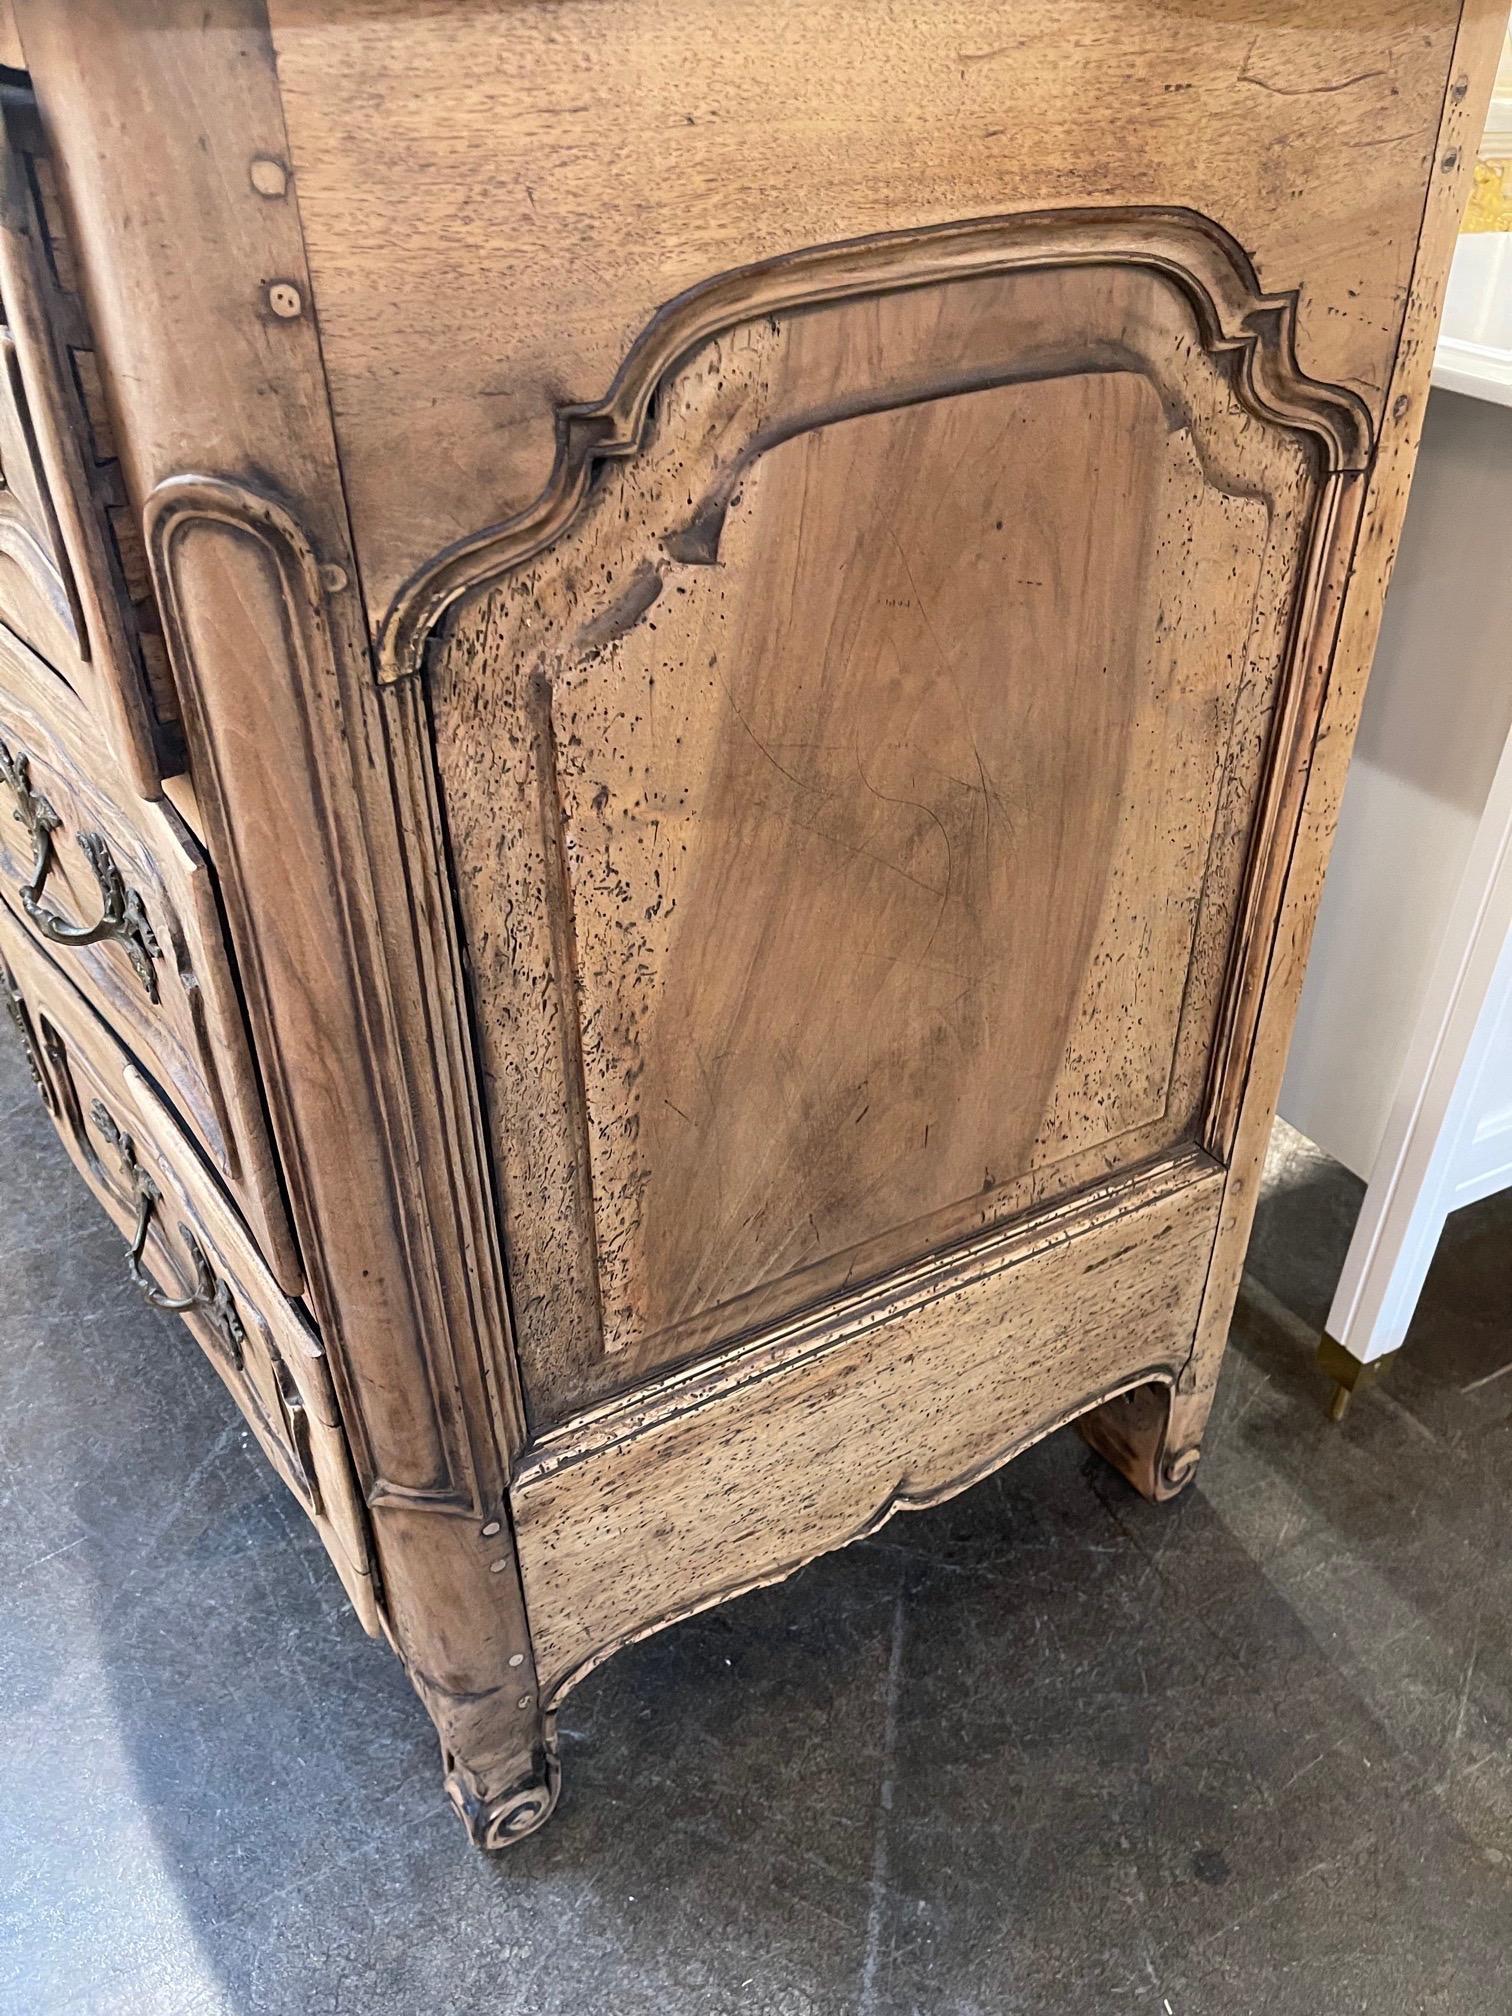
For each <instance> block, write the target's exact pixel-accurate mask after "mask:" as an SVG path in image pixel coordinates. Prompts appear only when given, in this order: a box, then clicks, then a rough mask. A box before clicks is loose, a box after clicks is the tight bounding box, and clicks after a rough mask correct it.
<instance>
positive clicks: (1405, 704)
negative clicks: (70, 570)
mask: <svg viewBox="0 0 1512 2016" xmlns="http://www.w3.org/2000/svg"><path fill="white" fill-rule="evenodd" d="M1488 437H1492V438H1488ZM1509 470H1512V408H1509V407H1506V406H1499V405H1493V404H1490V403H1488V402H1487V401H1485V400H1482V399H1467V398H1462V397H1461V396H1460V395H1459V394H1458V393H1455V392H1448V391H1435V392H1434V393H1433V394H1432V395H1431V396H1430V399H1429V403H1428V415H1427V420H1426V423H1425V426H1424V430H1423V445H1422V452H1421V455H1420V457H1419V460H1418V466H1417V474H1416V476H1415V478H1414V480H1413V487H1412V499H1411V503H1410V505H1409V507H1408V512H1407V522H1406V525H1405V526H1404V528H1403V533H1402V545H1401V551H1400V554H1399V556H1398V560H1397V566H1396V572H1395V574H1394V575H1393V577H1392V583H1391V589H1390V592H1389V594H1388V596H1387V599H1386V611H1385V619H1384V622H1383V624H1382V631H1381V642H1380V648H1379V649H1378V651H1377V653H1376V661H1375V666H1374V668H1373V670H1372V672H1371V676H1370V684H1369V687H1368V688H1367V691H1366V697H1365V711H1364V714H1363V716H1362V719H1361V723H1360V736H1359V741H1358V743H1357V744H1356V749H1355V756H1354V762H1353V765H1352V766H1351V769H1350V773H1349V782H1348V785H1347V787H1346V790H1345V794H1344V806H1343V812H1342V815H1341V818H1340V823H1339V836H1338V841H1337V843H1336V845H1335V848H1334V853H1333V858H1332V862H1331V865H1330V867H1329V871H1328V881H1327V883H1326V885H1325V888H1324V892H1323V901H1322V906H1321V908H1320V911H1319V915H1318V926H1317V934H1316V937H1315V939H1314V943H1313V953H1312V961H1311V964H1310V966H1309V968H1308V974H1307V982H1306V985H1305V987H1304V989H1303V993H1302V1005H1301V1009H1300V1012H1299V1014H1298V1019H1297V1030H1296V1035H1295V1038H1294V1039H1293V1044H1292V1052H1291V1061H1290V1064H1289V1066H1288V1069H1287V1074H1286V1082H1285V1084H1284V1085H1283V1087H1282V1091H1281V1112H1282V1114H1283V1116H1284V1117H1285V1118H1286V1119H1287V1120H1289V1121H1290V1122H1291V1123H1292V1125H1293V1126H1294V1127H1297V1128H1300V1129H1301V1131H1302V1132H1303V1133H1304V1134H1306V1135H1308V1136H1309V1137H1310V1138H1311V1139H1312V1140H1314V1141H1316V1142H1317V1143H1318V1144H1319V1146H1320V1147H1323V1148H1325V1149H1327V1151H1328V1152H1329V1154H1331V1155H1333V1156H1335V1157H1337V1159H1338V1160H1339V1161H1341V1162H1343V1163H1345V1164H1346V1165H1347V1166H1348V1167H1349V1168H1351V1169H1353V1170H1354V1171H1355V1173H1356V1174H1357V1175H1360V1176H1366V1175H1368V1174H1369V1171H1370V1166H1371V1164H1372V1162H1373V1161H1374V1160H1375V1155H1376V1151H1377V1149H1378V1148H1379V1147H1380V1144H1381V1136H1382V1133H1383V1131H1384V1129H1385V1125H1386V1116H1387V1113H1388V1110H1389V1108H1390V1105H1391V1101H1392V1096H1393V1094H1394V1092H1395V1090H1396V1084H1397V1077H1398V1073H1399V1072H1400V1070H1401V1066H1402V1060H1403V1056H1404V1054H1405V1051H1406V1048H1407V1043H1408V1039H1409V1037H1410V1035H1411V1031H1412V1027H1413V1022H1414V1019H1415V1017H1416V1014H1417V1010H1418V1006H1419V1002H1420V999H1421V996H1422V992H1423V988H1424V985H1425V983H1426V980H1427V977H1428V970H1429V967H1430V965H1431V963H1432V960H1433V956H1434V952H1435V950H1436V948H1437V946H1438V942H1439V936H1440V932H1441V928H1442V921H1443V917H1444V913H1445V910H1446V908H1447V906H1448V904H1449V902H1450V900H1451V898H1452V896H1453V893H1454V889H1455V886H1456V884H1457V882H1458V880H1459V876H1460V873H1461V871H1462V870H1463V867H1464V864H1465V857H1466V853H1467V850H1468V848H1469V845H1470V840H1471V836H1472V834H1473V833H1474V830H1475V825H1476V821H1477V819H1478V818H1479V815H1480V812H1481V809H1482V807H1483V805H1484V803H1485V799H1486V793H1487V790H1488V788H1489V786H1490V783H1491V777H1492V773H1493V771H1494V770H1495V767H1496V763H1497V759H1498V757H1499V756H1500V754H1501V750H1502V745H1503V743H1504V742H1505V741H1506V738H1507V734H1508V731H1509V728H1512V679H1509V677H1508V670H1507V668H1508V663H1509V640H1512V515H1509V505H1508V499H1509V497H1512V484H1509V481H1508V471H1509Z"/></svg>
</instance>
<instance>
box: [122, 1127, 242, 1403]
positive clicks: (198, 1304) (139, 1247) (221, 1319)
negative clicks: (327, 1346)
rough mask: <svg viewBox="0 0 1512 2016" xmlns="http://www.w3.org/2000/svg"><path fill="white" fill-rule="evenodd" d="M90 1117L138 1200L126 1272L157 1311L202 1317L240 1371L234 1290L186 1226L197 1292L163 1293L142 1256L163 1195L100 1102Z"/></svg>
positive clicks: (182, 1228)
mask: <svg viewBox="0 0 1512 2016" xmlns="http://www.w3.org/2000/svg"><path fill="white" fill-rule="evenodd" d="M89 1116H90V1118H91V1119H92V1120H93V1121H94V1124H95V1126H96V1128H97V1129H98V1130H99V1132H100V1133H101V1134H103V1135H104V1137H105V1139H106V1140H107V1141H108V1142H109V1143H110V1145H111V1146H112V1147H113V1148H114V1149H115V1150H116V1152H117V1154H118V1155H119V1156H120V1158H121V1167H122V1169H123V1170H124V1171H125V1173H126V1180H127V1182H128V1184H129V1185H130V1186H131V1188H132V1190H133V1191H134V1192H135V1194H136V1200H137V1217H136V1225H135V1228H134V1229H133V1231H132V1235H131V1243H130V1245H129V1246H128V1247H127V1249H126V1272H127V1273H128V1275H130V1277H131V1279H132V1281H133V1282H135V1284H136V1286H137V1287H138V1288H139V1289H140V1290H141V1293H142V1298H143V1300H144V1301H146V1302H148V1303H150V1304H151V1306H152V1307H153V1308H154V1309H166V1310H168V1311H169V1312H170V1314H172V1315H175V1316H186V1315H188V1314H189V1313H190V1312H191V1311H193V1310H196V1309H198V1310H200V1311H202V1312H203V1314H204V1315H205V1316H206V1317H207V1318H208V1320H209V1322H210V1324H211V1327H212V1328H213V1329H214V1330H215V1332H216V1334H217V1335H218V1336H219V1338H220V1340H221V1342H222V1343H223V1344H224V1346H225V1348H226V1352H227V1355H228V1356H229V1358H230V1359H231V1362H232V1364H233V1365H235V1367H236V1368H237V1370H238V1371H240V1370H241V1369H242V1346H243V1345H244V1344H245V1343H246V1339H247V1333H246V1331H245V1330H244V1329H243V1328H242V1320H241V1317H240V1315H239V1314H238V1313H237V1308H236V1302H235V1299H234V1297H233V1296H232V1293H231V1290H230V1289H229V1288H228V1287H227V1286H226V1284H225V1282H224V1281H222V1280H221V1279H220V1277H219V1276H218V1275H217V1273H216V1271H215V1269H214V1268H213V1267H212V1266H211V1265H210V1262H209V1261H208V1260H207V1259H206V1258H205V1252H204V1248H203V1247H202V1246H201V1245H200V1243H199V1241H198V1240H197V1239H196V1238H195V1236H194V1234H193V1233H192V1232H191V1231H190V1230H189V1227H188V1226H187V1225H180V1226H179V1228H178V1229H179V1237H180V1238H181V1239H182V1240H183V1242H184V1246H185V1248H186V1250H187V1251H188V1254H189V1258H190V1260H191V1261H192V1262H193V1264H194V1286H193V1287H192V1288H191V1289H189V1290H188V1291H187V1292H186V1293H184V1294H182V1295H170V1294H168V1293H166V1292H165V1290H163V1289H161V1288H159V1286H158V1285H157V1283H156V1282H155V1281H154V1280H153V1278H152V1276H151V1275H150V1274H149V1273H148V1272H147V1270H146V1268H145V1267H144V1266H143V1265H142V1255H143V1253H144V1252H145V1251H146V1250H147V1235H148V1233H149V1232H150V1231H151V1229H152V1214H153V1211H154V1210H155V1209H156V1207H157V1206H158V1205H159V1204H160V1203H161V1202H162V1201H163V1193H162V1191H161V1190H159V1188H158V1186H157V1185H156V1183H154V1182H153V1180H152V1178H151V1177H150V1176H149V1175H148V1174H147V1171H146V1170H145V1169H144V1168H143V1167H142V1165H141V1163H140V1162H139V1161H138V1160H137V1152H136V1143H135V1142H134V1141H133V1140H132V1138H131V1136H130V1135H129V1134H127V1133H123V1131H122V1130H121V1129H120V1128H119V1127H118V1126H117V1125H116V1123H115V1121H114V1120H113V1119H112V1118H111V1116H110V1113H109V1112H108V1111H107V1109H106V1108H105V1106H104V1105H103V1104H102V1103H101V1102H100V1100H98V1099H96V1100H95V1102H94V1104H93V1105H92V1106H91V1107H90V1109H89Z"/></svg>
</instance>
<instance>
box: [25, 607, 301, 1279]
mask: <svg viewBox="0 0 1512 2016" xmlns="http://www.w3.org/2000/svg"><path fill="white" fill-rule="evenodd" d="M113 767H114V766H113V765H112V763H111V760H110V752H109V749H108V748H107V747H106V746H105V745H104V744H103V742H102V740H101V738H100V736H99V733H98V731H97V728H96V726H95V724H94V723H93V721H92V720H91V718H90V716H89V715H88V714H87V713H86V712H85V711H84V710H83V708H82V707H81V706H80V705H79V704H78V703H77V702H76V701H75V700H74V699H73V698H72V697H71V696H70V695H68V694H66V693H63V692H61V691H60V689H59V687H58V685H57V682H56V681H55V680H54V679H52V677H51V675H50V674H49V672H48V670H47V668H46V666H45V665H43V664H42V663H41V662H40V661H39V660H38V658H37V657H36V654H35V653H33V652H31V651H29V650H28V649H27V648H26V647H25V646H24V645H23V644H21V643H20V642H19V641H18V640H17V639H15V638H14V637H12V636H10V635H9V634H8V633H6V632H4V631H3V630H0V897H3V899H4V901H5V902H6V903H7V904H8V905H9V906H10V909H11V911H12V912H13V914H14V915H15V916H17V917H18V918H22V919H24V920H25V923H26V926H27V929H28V930H29V931H30V932H31V933H32V934H33V935H34V936H35V937H37V938H40V939H44V940H46V941H48V942H49V944H50V945H51V946H52V947H54V948H55V955H54V956H55V957H56V958H57V960H58V962H59V963H60V965H62V966H63V967H64V968H65V970H66V971H67V972H68V975H69V977H70V979H72V980H73V981H74V982H75V983H76V984H77V985H78V987H79V988H80V989H81V991H82V992H83V993H84V994H85V995H86V996H87V998H88V1000H89V1002H90V1004H91V1006H92V1007H94V1008H95V1009H97V1010H98V1012H99V1013H100V1014H101V1015H102V1016H103V1017H104V1018H105V1020H106V1021H107V1022H108V1023H109V1024H110V1025H111V1027H112V1028H113V1029H115V1030H116V1031H117V1032H118V1033H119V1035H120V1036H121V1039H122V1041H123V1042H124V1043H125V1044H126V1045H127V1047H128V1048H129V1049H130V1050H131V1051H132V1052H133V1053H134V1054H135V1055H136V1056H137V1057H139V1058H140V1059H141V1060H142V1064H143V1067H144V1069H145V1070H146V1071H147V1072H148V1073H150V1075H151V1076H152V1078H153V1080H154V1081H155V1082H156V1083H157V1085H159V1086H160V1087H161V1089H162V1091H163V1093H164V1094H165V1096H166V1097H167V1098H168V1099H169V1100H170V1101H171V1102H172V1104H173V1106H174V1107H175V1109H176V1110H177V1112H178V1114H179V1116H180V1118H181V1120H182V1122H183V1124H184V1126H185V1128H186V1129H187V1130H188V1131H189V1133H191V1134H192V1135H193V1137H194V1139H195V1141H196V1143H197V1144H198V1146H199V1147H200V1148H201V1149H202V1150H203V1152H204V1154H205V1155H206V1157H207V1158H208V1159H209V1161H210V1163H211V1164H212V1166H213V1167H214V1169H215V1171H216V1173H217V1175H218V1176H219V1177H220V1178H221V1180H222V1181H223V1182H224V1183H225V1185H226V1187H227V1188H228V1189H229V1190H230V1192H231V1193H232V1195H233V1196H234V1197H235V1199H236V1201H237V1203H238V1205H239V1206H240V1208H241V1210H242V1212H243V1214H244V1215H245V1217H246V1220H247V1223H248V1225H249V1226H250V1227H251V1228H252V1231H253V1233H254V1234H255V1236H256V1238H257V1240H258V1243H259V1244H260V1245H261V1247H262V1251H263V1253H264V1255H265V1256H266V1258H267V1261H268V1264H269V1266H270V1267H271V1269H272V1271H273V1273H274V1274H275V1276H276V1277H277V1279H278V1281H279V1283H280V1285H281V1286H282V1287H283V1288H284V1289H285V1290H286V1291H287V1292H289V1293H290V1294H297V1293H298V1292H299V1291H300V1289H301V1287H302V1285H303V1281H302V1276H301V1273H300V1268H299V1261H298V1256H297V1253H296V1251H295V1247H294V1240H293V1235H292V1233H291V1232H290V1230H289V1222H288V1215H287V1212H286V1211H285V1209H284V1203H283V1198H282V1194H281V1192H280V1190H279V1186H278V1179H277V1175H276V1172H275V1168H274V1163H273V1155H272V1148H271V1144H270V1141H269V1137H268V1132H267V1126H266V1122H265V1120H264V1118H263V1112H262V1102H261V1097H260V1094H259V1092H258V1089H257V1084H256V1079H255V1077H254V1074H253V1069H252V1059H251V1051H250V1047H249V1043H248V1039H247V1033H246V1029H245V1026H244V1024H243V1021H242V1015H241V1006H240V1002H239V1000H238V998H237V992H236V987H235V983H234V981H233V979H232V973H231V963H230V957H229V954H228V950H227V946H226V942H225V939H224V937H223V935H222V930H221V921H220V913H219V906H218V903H217V900H216V895H215V890H214V887H213V882H212V876H211V872H210V868H209V865H208V863H207V862H206V860H205V857H204V855H203V854H202V852H201V851H200V848H199V845H198V843H197V841H196V840H195V837H194V835H193V834H192V833H191V832H190V830H189V828H188V826H187V825H186V824H185V822H184V821H183V819H182V818H181V817H180V816H179V814H178V813H177V812H176V811H175V810H174V808H173V807H172V806H171V805H170V804H168V803H167V802H166V801H165V800H162V799H159V800H156V801H153V802H151V803H149V802H147V801H145V800H142V799H138V798H136V797H134V796H132V795H131V794H130V793H118V792H116V791H113V790H111V789H110V788H108V786H107V784H106V782H105V780H106V779H107V778H109V777H110V776H111V775H112V772H113ZM6 814H8V815H9V816H5V815H6Z"/></svg>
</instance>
